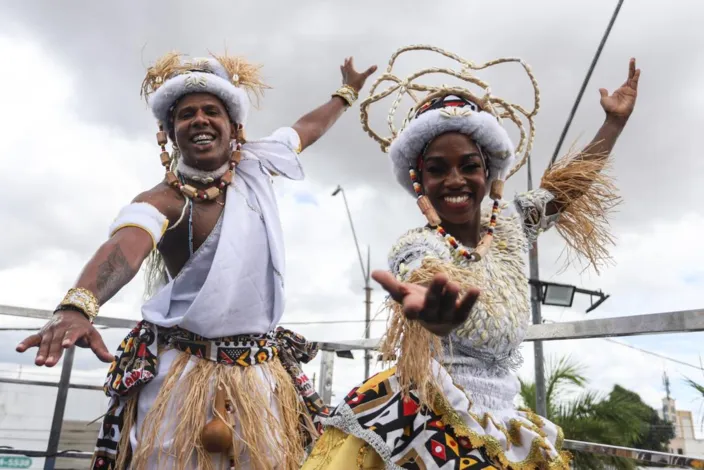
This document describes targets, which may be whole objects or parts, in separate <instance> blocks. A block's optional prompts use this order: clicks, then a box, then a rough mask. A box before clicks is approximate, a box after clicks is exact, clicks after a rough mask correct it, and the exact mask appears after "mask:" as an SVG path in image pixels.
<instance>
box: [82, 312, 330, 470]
mask: <svg viewBox="0 0 704 470" xmlns="http://www.w3.org/2000/svg"><path fill="white" fill-rule="evenodd" d="M158 347H161V348H164V349H166V350H168V349H177V350H179V351H183V352H186V353H188V354H191V355H193V356H195V357H198V358H201V359H205V360H209V361H213V362H217V363H218V364H223V365H228V366H238V367H251V366H254V365H257V364H263V363H265V362H268V361H271V360H273V359H274V358H276V357H278V358H279V360H280V361H281V364H282V365H283V366H284V369H286V372H288V374H289V375H290V376H291V380H292V382H293V384H294V386H295V387H296V390H297V391H298V395H299V396H300V398H301V400H302V401H303V402H304V404H305V405H306V408H307V410H308V412H309V414H310V417H311V419H312V421H313V423H314V424H315V425H316V427H318V430H319V431H321V430H322V426H321V425H320V422H319V420H320V418H321V417H324V416H327V415H328V414H329V409H328V407H327V406H325V404H324V403H323V401H322V400H321V398H320V396H319V395H318V393H317V392H316V391H315V388H314V387H313V384H312V382H311V381H310V379H308V377H307V376H306V375H305V373H304V372H303V370H302V368H301V366H300V363H307V362H309V361H311V360H312V359H313V358H315V356H316V354H317V353H318V344H317V343H309V342H308V341H306V339H305V338H304V337H303V336H301V335H299V334H297V333H294V332H293V331H290V330H286V329H284V328H281V327H279V328H277V329H276V330H275V331H273V332H270V333H265V334H259V335H239V336H229V337H223V338H216V339H208V338H204V337H202V336H198V335H196V334H194V333H191V332H189V331H186V330H183V329H181V328H168V329H163V328H157V327H156V326H155V325H152V324H150V323H147V322H145V321H142V322H139V323H138V324H137V326H136V327H135V328H133V329H132V331H130V332H129V333H128V334H127V336H126V337H125V339H124V340H123V341H122V343H120V346H119V347H118V350H117V355H116V356H115V360H114V361H113V362H112V364H111V366H110V369H109V370H108V374H107V377H106V378H105V384H104V386H103V390H104V391H105V394H106V395H107V396H109V397H110V398H111V400H110V404H109V406H108V412H107V414H106V415H105V418H104V420H103V426H102V428H101V431H100V434H99V436H98V442H97V444H96V453H95V456H94V458H93V465H92V467H91V468H92V469H101V470H102V469H112V468H114V463H115V461H116V459H117V454H118V452H119V451H120V449H118V444H119V436H120V433H121V432H122V430H123V429H122V427H123V423H124V414H123V412H124V409H125V403H126V400H127V398H129V397H131V396H133V394H134V393H137V392H138V391H139V389H141V388H142V387H143V386H144V385H146V384H147V383H149V382H150V381H151V380H152V379H154V377H155V376H156V374H157V370H158ZM115 430H117V432H115Z"/></svg>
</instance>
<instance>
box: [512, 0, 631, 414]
mask: <svg viewBox="0 0 704 470" xmlns="http://www.w3.org/2000/svg"><path fill="white" fill-rule="evenodd" d="M622 5H623V0H618V4H617V5H616V8H615V9H614V12H613V14H612V15H611V20H610V21H609V24H608V26H607V27H606V31H604V34H603V36H602V38H601V42H600V43H599V46H598V47H597V50H596V53H595V54H594V57H593V58H592V63H591V65H590V66H589V70H588V71H587V75H586V76H585V77H584V80H583V81H582V86H581V88H580V90H579V93H577V98H576V100H575V102H574V105H573V106H572V110H571V111H570V115H569V117H568V118H567V122H566V123H565V127H564V128H563V129H562V134H561V135H560V138H559V139H558V142H557V145H556V146H555V151H554V153H553V155H552V158H551V159H550V165H552V164H554V163H555V160H556V159H557V155H558V154H559V152H560V148H561V147H562V143H563V142H564V140H565V136H567V131H568V130H569V128H570V126H571V124H572V120H573V119H574V116H575V114H576V113H577V108H578V107H579V103H580V102H581V100H582V96H583V95H584V90H585V89H586V88H587V84H588V83H589V79H590V78H591V76H592V72H593V71H594V68H595V67H596V64H597V62H598V61H599V57H601V51H602V50H603V49H604V45H605V44H606V40H607V39H608V37H609V34H611V28H613V26H614V23H615V22H616V18H617V17H618V14H619V12H620V11H621V6H622ZM526 166H527V168H528V190H529V191H530V190H532V189H533V172H532V168H531V157H530V155H528V160H527V162H526ZM528 262H529V266H530V278H531V279H540V269H539V267H538V242H537V241H536V242H535V243H533V246H531V248H530V252H529V254H528ZM541 295H542V292H541V289H540V285H538V284H532V285H531V296H530V298H531V307H532V308H531V310H532V313H533V324H535V325H539V324H541V323H542V322H543V317H542V312H541V301H542V299H541ZM533 352H534V356H535V401H536V404H535V408H536V409H535V411H536V413H538V414H539V415H540V416H544V417H547V413H548V410H547V408H548V407H547V396H546V393H545V359H544V357H543V342H542V341H535V342H534V343H533Z"/></svg>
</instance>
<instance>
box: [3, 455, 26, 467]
mask: <svg viewBox="0 0 704 470" xmlns="http://www.w3.org/2000/svg"><path fill="white" fill-rule="evenodd" d="M31 466H32V459H30V458H29V457H23V456H20V455H17V456H15V455H0V468H29V467H31Z"/></svg>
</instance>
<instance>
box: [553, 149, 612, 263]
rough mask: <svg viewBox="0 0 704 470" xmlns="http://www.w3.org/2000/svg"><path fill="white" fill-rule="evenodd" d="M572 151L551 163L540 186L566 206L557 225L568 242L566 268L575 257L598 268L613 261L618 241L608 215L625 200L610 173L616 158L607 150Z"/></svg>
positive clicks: (562, 205)
mask: <svg viewBox="0 0 704 470" xmlns="http://www.w3.org/2000/svg"><path fill="white" fill-rule="evenodd" d="M590 148H593V146H592V147H589V148H587V149H585V150H584V151H581V152H575V151H574V149H571V150H570V152H569V154H568V155H567V156H566V157H564V158H562V159H560V160H559V161H558V162H557V163H555V164H554V165H553V166H551V167H550V168H549V169H548V170H547V171H546V172H545V174H544V175H543V178H542V180H541V184H540V186H541V187H542V188H544V189H546V190H548V191H550V192H551V193H552V194H553V195H554V196H555V201H556V202H557V203H558V204H559V205H560V206H561V207H562V208H563V209H562V211H561V214H560V218H559V219H558V221H557V224H556V228H557V230H558V232H559V233H560V235H562V237H563V238H564V239H565V241H566V242H567V248H566V250H565V253H564V255H565V265H564V267H565V268H566V267H567V266H568V265H569V264H571V263H572V262H574V261H580V262H582V263H584V262H586V263H587V266H585V269H586V267H588V265H592V266H593V267H594V269H595V270H596V272H597V273H598V272H599V269H600V268H601V267H603V266H605V265H608V264H611V263H612V262H613V261H612V259H611V256H610V254H609V247H610V246H612V245H614V241H615V240H614V237H613V235H612V234H611V232H610V225H609V221H608V216H609V215H610V213H611V211H613V210H614V209H615V208H616V206H618V205H619V204H620V203H621V202H622V200H621V198H620V197H619V196H618V195H617V189H616V186H615V184H614V178H613V177H612V176H611V175H609V174H608V171H609V170H610V169H611V164H612V159H611V156H610V155H607V154H605V153H590Z"/></svg>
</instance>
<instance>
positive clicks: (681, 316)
mask: <svg viewBox="0 0 704 470" xmlns="http://www.w3.org/2000/svg"><path fill="white" fill-rule="evenodd" d="M51 313H52V312H50V311H46V310H37V309H29V308H23V307H13V306H0V315H10V316H17V317H24V318H36V319H47V318H49V317H50V316H51ZM95 324H96V325H98V326H103V327H108V328H127V329H130V328H132V327H133V326H134V324H135V321H134V320H127V319H121V318H110V317H97V318H96V319H95ZM698 331H704V310H702V309H699V310H686V311H679V312H666V313H655V314H648V315H633V316H624V317H614V318H601V319H595V320H583V321H574V322H564V323H550V324H542V325H530V326H529V328H528V332H527V335H526V339H525V340H526V341H559V340H568V339H592V338H612V337H620V336H635V335H652V334H664V333H692V332H698ZM318 344H319V345H320V349H321V361H320V381H319V393H320V396H321V398H322V399H323V401H325V403H330V401H331V399H332V380H333V368H334V364H335V356H336V355H337V356H340V357H350V354H349V353H350V352H351V351H353V350H365V351H366V350H374V349H376V348H377V347H378V344H379V340H378V339H369V340H361V341H338V342H327V341H324V342H320V343H318ZM74 352H75V351H74V349H69V350H67V351H66V354H65V355H64V358H63V361H62V364H61V368H62V369H61V377H60V379H59V381H58V382H48V381H37V380H23V379H11V378H0V383H9V384H23V385H35V386H47V387H58V393H57V396H56V404H55V407H54V416H53V419H52V424H51V432H50V435H49V443H48V445H47V449H46V451H45V452H41V451H34V450H23V449H2V448H0V454H4V455H23V456H27V457H43V458H45V464H44V469H45V470H53V469H54V467H55V462H56V458H57V457H67V458H68V457H70V458H82V459H90V458H91V457H92V453H91V452H73V451H60V450H59V449H58V443H59V437H60V435H61V425H62V422H63V415H64V410H65V408H66V397H67V395H68V390H69V389H71V388H73V389H81V390H102V387H99V386H93V385H80V384H71V383H70V377H71V369H72V367H73V358H74ZM565 448H566V449H569V450H575V451H584V452H591V453H595V454H601V455H611V456H618V457H626V458H630V459H633V460H636V461H640V462H645V463H649V464H664V465H670V466H678V467H686V468H704V458H699V457H692V456H684V455H676V454H668V453H663V452H654V451H649V450H640V449H630V448H625V447H617V446H610V445H605V444H597V443H589V442H581V441H572V440H565Z"/></svg>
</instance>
